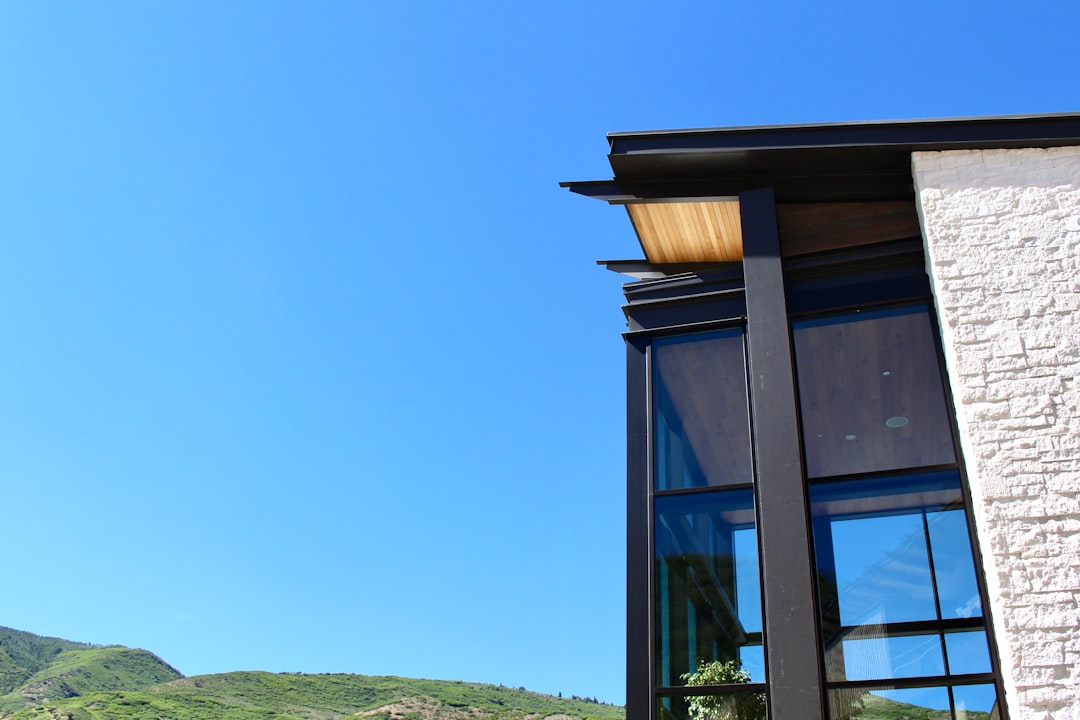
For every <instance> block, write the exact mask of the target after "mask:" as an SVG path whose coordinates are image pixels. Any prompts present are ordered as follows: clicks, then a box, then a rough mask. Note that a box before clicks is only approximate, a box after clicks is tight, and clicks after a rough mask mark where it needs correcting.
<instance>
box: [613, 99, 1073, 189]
mask: <svg viewBox="0 0 1080 720" xmlns="http://www.w3.org/2000/svg"><path fill="white" fill-rule="evenodd" d="M610 140H611V153H610V154H609V155H608V160H609V162H610V163H611V168H612V170H614V172H615V178H616V179H617V180H619V181H628V180H643V179H646V178H649V179H657V178H659V177H669V178H670V177H677V178H688V177H700V176H711V177H715V176H716V175H717V174H722V175H726V174H742V175H746V174H754V175H756V174H768V175H786V174H797V175H803V174H813V173H814V172H815V168H816V169H817V170H816V171H817V172H821V171H824V173H823V174H826V175H828V174H829V170H830V169H834V170H839V171H840V173H841V174H848V173H851V172H871V171H882V170H884V171H887V172H897V171H902V172H910V165H909V163H910V156H911V153H912V152H914V151H918V150H963V149H997V148H1020V147H1054V146H1061V145H1077V144H1080V115H1075V114H1069V115H1053V116H1030V117H1022V118H1021V117H1013V118H977V119H968V120H931V121H907V122H899V123H898V122H884V123H843V124H833V125H797V126H779V127H777V126H773V127H763V128H737V129H730V130H726V129H716V130H688V131H675V132H670V131H666V132H656V133H627V134H619V135H614V136H610Z"/></svg>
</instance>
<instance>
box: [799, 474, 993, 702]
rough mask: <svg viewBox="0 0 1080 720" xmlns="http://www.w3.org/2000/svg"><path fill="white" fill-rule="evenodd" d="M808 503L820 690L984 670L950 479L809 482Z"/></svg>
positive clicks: (964, 536)
mask: <svg viewBox="0 0 1080 720" xmlns="http://www.w3.org/2000/svg"><path fill="white" fill-rule="evenodd" d="M810 501H811V512H812V514H813V526H814V549H815V555H816V558H817V565H818V593H819V597H820V601H821V613H822V637H823V640H824V652H825V667H826V677H827V679H828V680H829V681H832V682H837V681H844V680H876V679H892V678H904V677H925V676H934V675H945V674H962V673H970V672H988V671H989V667H988V665H989V657H988V654H987V649H986V640H985V635H984V634H983V632H982V631H983V629H984V625H983V620H982V616H981V611H980V607H981V605H980V603H979V601H978V598H979V591H978V586H977V584H976V582H975V573H974V558H973V556H972V552H971V541H970V538H969V536H968V528H967V521H966V517H965V511H964V510H963V509H962V508H963V505H962V497H961V489H960V478H959V475H958V474H957V473H956V472H954V471H947V472H938V473H923V474H914V475H910V476H905V477H881V478H874V479H867V480H847V481H839V482H828V483H815V484H813V485H811V487H810ZM980 638H981V643H980ZM946 653H947V654H946ZM946 658H948V664H947V665H946ZM973 668H980V669H973Z"/></svg>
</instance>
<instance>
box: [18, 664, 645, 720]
mask: <svg viewBox="0 0 1080 720" xmlns="http://www.w3.org/2000/svg"><path fill="white" fill-rule="evenodd" d="M342 717H356V718H359V719H361V720H480V719H483V720H532V719H534V718H535V719H539V718H552V720H556V719H558V720H569V719H570V718H580V719H581V720H622V719H623V717H624V713H623V709H622V708H621V707H615V706H612V705H602V704H599V703H594V702H589V701H583V700H574V699H567V698H556V697H552V696H550V695H541V694H539V693H533V692H528V691H525V690H520V689H512V688H504V687H498V686H494V685H480V684H474V683H464V682H454V681H446V680H413V679H409V678H398V677H370V676H366V675H299V674H296V675H294V674H273V673H266V672H234V673H224V674H220V675H202V676H198V677H191V678H184V679H181V680H174V681H172V682H168V683H164V684H161V685H156V686H154V687H152V688H149V689H146V690H143V691H138V692H94V693H88V694H86V695H81V696H78V697H70V698H64V699H59V700H56V701H50V702H43V703H38V704H35V705H33V706H31V707H26V708H23V709H21V710H18V711H15V712H8V713H4V712H0V718H4V719H5V720H30V719H34V720H46V719H48V720H54V719H55V720H335V719H336V718H342Z"/></svg>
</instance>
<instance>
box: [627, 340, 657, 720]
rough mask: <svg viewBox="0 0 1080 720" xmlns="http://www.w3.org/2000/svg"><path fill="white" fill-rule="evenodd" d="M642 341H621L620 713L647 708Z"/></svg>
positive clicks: (630, 715)
mask: <svg viewBox="0 0 1080 720" xmlns="http://www.w3.org/2000/svg"><path fill="white" fill-rule="evenodd" d="M647 373H648V371H647V363H646V341H645V340H643V339H641V338H636V339H633V338H631V339H627V341H626V533H627V538H626V718H627V720H648V719H649V717H650V715H651V710H652V708H651V707H650V706H651V704H652V687H651V681H650V679H649V676H650V669H651V668H652V660H651V658H650V653H649V648H650V646H651V643H650V642H649V637H650V626H649V603H650V598H651V597H652V589H651V588H650V586H649V570H650V566H651V564H652V558H651V556H650V554H649V433H648V430H649V396H648V392H649V390H648V389H649V383H648V374H647Z"/></svg>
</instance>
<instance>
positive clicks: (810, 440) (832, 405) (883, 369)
mask: <svg viewBox="0 0 1080 720" xmlns="http://www.w3.org/2000/svg"><path fill="white" fill-rule="evenodd" d="M793 332H794V346H795V360H796V367H797V373H798V380H799V404H800V413H801V415H802V428H803V445H804V448H805V454H806V473H807V475H808V476H809V477H812V478H817V477H830V476H835V475H851V474H855V473H868V472H875V471H881V470H898V469H902V468H916V467H928V466H932V465H945V464H951V463H954V462H955V461H956V453H955V451H954V449H953V441H952V430H951V426H950V424H949V419H948V418H949V415H948V409H947V405H946V403H945V391H944V387H943V386H942V382H941V370H940V366H939V364H938V354H937V346H936V344H935V342H934V337H933V330H932V328H931V325H930V318H929V315H928V312H927V308H926V307H925V306H922V305H920V306H915V307H906V308H894V309H890V310H878V311H865V312H856V313H848V314H844V315H834V316H830V317H826V318H815V319H813V320H800V321H798V322H795V323H794V325H793Z"/></svg>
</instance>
